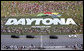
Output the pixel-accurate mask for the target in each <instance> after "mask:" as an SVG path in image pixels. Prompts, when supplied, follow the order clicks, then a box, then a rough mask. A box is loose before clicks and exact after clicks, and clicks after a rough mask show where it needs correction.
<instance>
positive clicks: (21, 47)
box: [1, 44, 83, 50]
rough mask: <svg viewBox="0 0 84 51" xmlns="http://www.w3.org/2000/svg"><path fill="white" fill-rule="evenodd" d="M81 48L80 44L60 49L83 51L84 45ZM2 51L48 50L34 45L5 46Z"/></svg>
mask: <svg viewBox="0 0 84 51" xmlns="http://www.w3.org/2000/svg"><path fill="white" fill-rule="evenodd" d="M79 45H80V47H79V46H78V44H75V45H72V46H61V47H59V48H72V49H73V50H83V44H79ZM1 48H2V49H5V50H8V49H9V50H32V49H34V50H35V49H47V48H45V47H40V46H34V45H33V44H31V45H30V46H17V45H11V46H5V45H3V46H2V47H1ZM53 49H55V47H53Z"/></svg>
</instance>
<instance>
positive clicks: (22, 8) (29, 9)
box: [1, 1, 83, 16]
mask: <svg viewBox="0 0 84 51" xmlns="http://www.w3.org/2000/svg"><path fill="white" fill-rule="evenodd" d="M1 6H2V12H3V13H4V12H6V13H7V14H8V15H9V16H16V15H22V14H24V15H25V14H36V13H42V12H47V11H48V12H49V11H50V12H59V13H67V15H70V14H71V15H72V16H75V15H77V14H78V13H77V12H80V9H79V8H76V6H83V2H82V1H65V2H63V1H58V2H57V1H53V2H51V1H37V2H35V1H33V3H32V1H27V2H26V1H23V2H16V1H15V2H13V1H12V2H10V1H9V2H4V3H1ZM5 8H6V9H5ZM68 11H73V12H74V13H75V14H74V15H73V13H72V12H71V13H70V12H69V13H68Z"/></svg>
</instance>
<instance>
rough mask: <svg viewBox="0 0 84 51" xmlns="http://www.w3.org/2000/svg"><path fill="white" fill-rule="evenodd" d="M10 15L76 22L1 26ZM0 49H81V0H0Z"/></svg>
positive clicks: (18, 17) (11, 16)
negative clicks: (68, 19) (69, 19)
mask: <svg viewBox="0 0 84 51" xmlns="http://www.w3.org/2000/svg"><path fill="white" fill-rule="evenodd" d="M39 14H40V16H38V15H39ZM54 14H55V15H54ZM51 15H52V16H51ZM53 16H54V17H53ZM10 18H16V19H18V20H19V19H20V18H25V19H26V18H31V19H32V18H44V19H45V18H50V19H54V18H58V19H60V18H65V19H67V18H72V19H73V20H74V21H75V22H76V24H77V25H72V24H70V25H60V24H58V25H47V26H46V25H43V24H42V23H41V24H40V25H38V26H36V25H35V22H33V23H32V24H31V25H5V23H6V22H7V20H8V19H10ZM27 35H30V36H32V37H33V36H34V38H29V36H27ZM14 36H17V38H15V37H14ZM50 36H56V38H53V39H52V38H50ZM1 50H83V1H45V2H44V1H1Z"/></svg>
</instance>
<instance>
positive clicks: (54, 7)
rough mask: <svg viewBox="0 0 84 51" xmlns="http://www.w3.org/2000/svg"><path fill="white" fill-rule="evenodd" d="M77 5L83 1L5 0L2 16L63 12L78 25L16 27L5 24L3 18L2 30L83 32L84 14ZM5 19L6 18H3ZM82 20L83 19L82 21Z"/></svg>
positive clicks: (47, 32)
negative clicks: (42, 27)
mask: <svg viewBox="0 0 84 51" xmlns="http://www.w3.org/2000/svg"><path fill="white" fill-rule="evenodd" d="M77 7H83V2H82V1H64V2H63V1H36V2H35V1H27V2H26V1H21V2H19V1H9V2H8V1H7V2H5V1H3V2H2V3H1V14H2V16H3V15H4V16H5V13H6V17H7V16H16V15H22V14H23V15H25V14H29V15H31V14H36V13H42V12H47V11H48V12H59V13H61V14H62V16H64V15H66V16H67V17H72V18H73V19H74V20H75V22H76V23H77V25H78V26H79V27H78V26H76V27H75V28H73V27H63V26H60V27H54V28H44V29H41V28H40V29H39V28H32V27H30V28H27V27H18V28H15V27H14V26H13V27H10V26H4V24H5V22H6V18H5V20H1V32H2V33H4V32H7V33H19V34H21V33H25V32H26V33H27V32H28V33H38V34H40V33H43V34H49V33H52V32H53V33H56V32H59V33H62V32H64V33H79V32H83V20H82V18H83V15H82V13H81V10H80V8H77ZM2 19H4V18H2ZM80 20H81V21H80Z"/></svg>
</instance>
